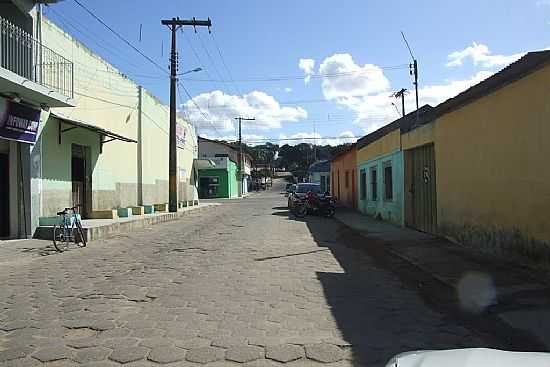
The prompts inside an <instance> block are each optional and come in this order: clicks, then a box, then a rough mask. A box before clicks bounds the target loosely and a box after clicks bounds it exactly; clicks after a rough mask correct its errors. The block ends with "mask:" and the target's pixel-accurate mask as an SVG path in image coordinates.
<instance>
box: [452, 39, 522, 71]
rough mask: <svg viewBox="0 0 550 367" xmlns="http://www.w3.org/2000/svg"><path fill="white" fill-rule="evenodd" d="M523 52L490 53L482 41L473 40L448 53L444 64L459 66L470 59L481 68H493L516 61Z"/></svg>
mask: <svg viewBox="0 0 550 367" xmlns="http://www.w3.org/2000/svg"><path fill="white" fill-rule="evenodd" d="M523 55H525V53H517V54H513V55H508V56H505V55H492V53H491V50H489V47H487V46H486V45H484V44H482V43H476V42H474V43H473V44H472V46H468V47H466V48H465V49H463V50H460V51H455V52H452V53H450V54H449V55H448V56H447V58H448V59H449V62H447V64H445V66H447V67H455V66H461V65H462V64H463V63H464V60H466V59H469V58H470V59H472V62H473V63H474V65H475V66H481V67H483V68H495V67H499V66H506V65H509V64H511V63H513V62H514V61H517V60H518V59H519V58H521V57H522V56H523Z"/></svg>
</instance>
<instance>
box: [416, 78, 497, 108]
mask: <svg viewBox="0 0 550 367" xmlns="http://www.w3.org/2000/svg"><path fill="white" fill-rule="evenodd" d="M493 74H494V72H491V71H480V72H478V73H477V74H475V75H474V76H472V77H471V78H469V79H464V80H451V81H447V82H446V83H443V84H434V85H427V86H425V87H422V88H421V89H420V91H419V96H420V102H421V103H420V105H424V104H426V103H429V104H431V105H432V106H435V105H437V104H439V103H441V102H443V101H445V100H447V99H449V98H452V97H454V96H456V95H457V94H459V93H460V92H463V91H465V90H466V89H468V88H470V87H471V86H474V85H476V84H478V83H480V82H481V81H483V80H485V79H487V78H488V77H490V76H491V75H493Z"/></svg>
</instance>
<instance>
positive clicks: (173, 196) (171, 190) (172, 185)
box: [160, 18, 212, 213]
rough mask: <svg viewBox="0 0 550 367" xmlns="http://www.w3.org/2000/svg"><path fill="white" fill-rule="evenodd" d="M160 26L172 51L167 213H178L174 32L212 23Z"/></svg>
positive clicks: (169, 21)
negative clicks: (168, 37)
mask: <svg viewBox="0 0 550 367" xmlns="http://www.w3.org/2000/svg"><path fill="white" fill-rule="evenodd" d="M160 23H161V24H163V25H165V26H167V27H168V28H169V29H170V31H171V32H172V49H171V51H170V136H169V139H170V142H169V147H168V160H169V162H168V207H169V211H170V212H172V213H174V212H177V211H178V178H177V170H178V162H177V151H176V149H177V142H176V85H177V83H178V78H177V68H178V52H177V49H176V32H177V31H178V29H180V28H181V27H183V26H186V25H189V26H193V28H194V29H195V32H196V31H197V28H196V27H208V31H210V27H211V26H212V22H211V21H210V18H208V20H196V19H195V18H193V19H189V20H184V19H179V18H172V19H164V20H161V22H160Z"/></svg>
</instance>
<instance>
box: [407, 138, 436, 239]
mask: <svg viewBox="0 0 550 367" xmlns="http://www.w3.org/2000/svg"><path fill="white" fill-rule="evenodd" d="M408 163H409V167H408V169H409V172H408V176H409V180H410V182H409V184H410V186H409V192H410V195H411V202H410V205H411V210H410V214H411V217H410V220H409V221H410V223H409V224H410V225H411V226H412V227H414V228H416V229H419V230H421V231H424V232H429V233H436V232H437V202H436V198H437V192H436V172H435V152H434V146H433V144H428V145H424V146H421V147H418V148H415V149H412V150H411V151H410V157H409V159H408Z"/></svg>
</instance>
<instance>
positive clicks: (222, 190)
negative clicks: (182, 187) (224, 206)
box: [199, 168, 229, 199]
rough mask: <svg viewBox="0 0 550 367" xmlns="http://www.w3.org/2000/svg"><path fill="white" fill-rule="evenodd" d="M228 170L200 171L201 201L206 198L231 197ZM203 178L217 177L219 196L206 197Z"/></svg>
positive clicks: (211, 169)
mask: <svg viewBox="0 0 550 367" xmlns="http://www.w3.org/2000/svg"><path fill="white" fill-rule="evenodd" d="M227 173H228V172H227V169H224V168H210V169H200V170H199V193H200V195H201V199H206V198H228V197H229V181H228V174H227ZM202 177H217V178H218V185H219V186H218V191H217V195H211V196H208V195H204V194H203V192H205V190H206V189H203V188H202V187H201V186H200V185H201V178H202Z"/></svg>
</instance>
